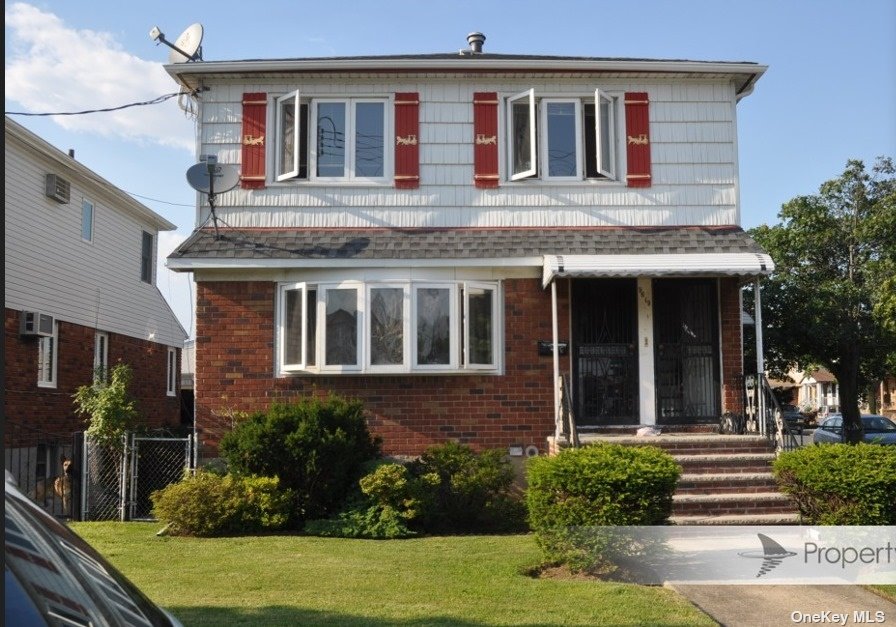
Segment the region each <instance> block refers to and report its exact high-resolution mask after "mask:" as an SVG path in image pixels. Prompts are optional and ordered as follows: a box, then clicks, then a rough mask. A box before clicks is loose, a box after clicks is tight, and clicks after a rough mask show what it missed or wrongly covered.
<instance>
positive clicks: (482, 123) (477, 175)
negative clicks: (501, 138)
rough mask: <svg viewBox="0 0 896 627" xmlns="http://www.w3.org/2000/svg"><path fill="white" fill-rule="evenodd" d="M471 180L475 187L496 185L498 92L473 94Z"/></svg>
mask: <svg viewBox="0 0 896 627" xmlns="http://www.w3.org/2000/svg"><path fill="white" fill-rule="evenodd" d="M473 142H474V143H473V181H474V182H475V184H476V187H480V188H488V187H497V186H498V94H497V93H495V92H493V91H489V92H476V93H474V94H473Z"/></svg>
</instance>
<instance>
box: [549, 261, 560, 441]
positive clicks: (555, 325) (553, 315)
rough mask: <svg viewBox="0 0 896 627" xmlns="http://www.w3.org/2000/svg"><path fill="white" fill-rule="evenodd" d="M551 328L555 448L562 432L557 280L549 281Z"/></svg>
mask: <svg viewBox="0 0 896 627" xmlns="http://www.w3.org/2000/svg"><path fill="white" fill-rule="evenodd" d="M551 326H552V333H553V339H552V341H553V355H554V444H555V446H556V445H557V440H558V439H559V438H560V432H561V430H562V427H561V425H560V347H559V345H558V343H559V340H558V339H557V338H558V335H559V330H558V329H559V327H558V323H557V279H554V280H553V281H551Z"/></svg>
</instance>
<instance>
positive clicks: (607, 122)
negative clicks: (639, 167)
mask: <svg viewBox="0 0 896 627" xmlns="http://www.w3.org/2000/svg"><path fill="white" fill-rule="evenodd" d="M616 108H617V104H616V99H615V98H613V97H611V96H609V95H607V94H606V93H604V92H602V91H601V90H599V89H598V90H595V92H594V98H593V99H592V98H547V97H542V98H537V97H536V95H535V90H534V89H529V90H527V91H524V92H522V93H520V94H517V95H515V96H512V97H510V98H508V99H507V109H506V111H507V114H506V120H507V137H508V141H507V156H508V164H507V169H508V175H509V176H508V178H510V180H512V181H518V180H523V179H531V178H538V179H541V180H546V181H577V180H582V179H586V178H588V179H601V178H602V179H610V180H615V179H617V178H618V172H617V170H618V168H617V158H616V152H617V148H616V124H617V122H616V119H617V115H616Z"/></svg>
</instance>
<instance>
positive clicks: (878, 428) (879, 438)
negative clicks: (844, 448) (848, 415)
mask: <svg viewBox="0 0 896 627" xmlns="http://www.w3.org/2000/svg"><path fill="white" fill-rule="evenodd" d="M862 428H863V429H864V430H865V435H864V439H865V442H869V443H872V444H890V445H896V423H894V422H893V421H892V420H890V419H889V418H886V417H885V416H878V415H876V414H862ZM812 441H813V442H814V443H815V444H822V443H826V442H842V441H843V414H829V415H828V417H827V419H826V420H825V421H824V422H822V423H821V424H820V425H819V426H818V428H817V429H816V430H815V433H813V434H812Z"/></svg>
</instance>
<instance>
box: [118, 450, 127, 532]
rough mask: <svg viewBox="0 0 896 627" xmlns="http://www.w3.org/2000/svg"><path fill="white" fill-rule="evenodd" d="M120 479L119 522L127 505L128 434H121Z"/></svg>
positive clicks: (123, 518)
mask: <svg viewBox="0 0 896 627" xmlns="http://www.w3.org/2000/svg"><path fill="white" fill-rule="evenodd" d="M121 444H122V450H121V481H120V482H119V486H120V491H119V496H118V509H119V511H120V512H121V516H120V517H121V522H124V521H125V508H126V507H127V477H128V474H127V470H128V465H127V464H128V435H127V434H125V435H123V436H121Z"/></svg>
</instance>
